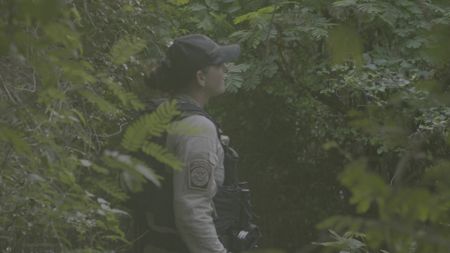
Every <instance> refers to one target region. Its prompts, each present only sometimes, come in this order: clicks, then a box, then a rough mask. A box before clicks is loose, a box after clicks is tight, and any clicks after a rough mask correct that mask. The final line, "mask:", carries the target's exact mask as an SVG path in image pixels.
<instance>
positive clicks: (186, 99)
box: [175, 94, 202, 108]
mask: <svg viewBox="0 0 450 253" xmlns="http://www.w3.org/2000/svg"><path fill="white" fill-rule="evenodd" d="M175 99H178V100H181V101H184V102H187V103H191V104H194V105H196V106H198V107H199V108H202V107H201V106H200V104H199V103H198V102H197V100H195V99H194V98H192V97H191V96H189V95H187V94H179V95H177V96H175Z"/></svg>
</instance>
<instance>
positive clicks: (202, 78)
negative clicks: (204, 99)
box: [195, 70, 206, 87]
mask: <svg viewBox="0 0 450 253" xmlns="http://www.w3.org/2000/svg"><path fill="white" fill-rule="evenodd" d="M195 77H196V79H197V83H198V84H199V85H200V86H201V87H205V86H206V75H205V72H204V71H203V70H198V71H197V73H195Z"/></svg>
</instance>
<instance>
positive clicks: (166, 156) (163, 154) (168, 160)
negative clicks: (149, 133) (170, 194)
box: [142, 142, 183, 170]
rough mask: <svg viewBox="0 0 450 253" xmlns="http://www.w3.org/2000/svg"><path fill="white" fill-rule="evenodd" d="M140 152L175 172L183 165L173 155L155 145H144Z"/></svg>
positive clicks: (149, 143) (148, 143)
mask: <svg viewBox="0 0 450 253" xmlns="http://www.w3.org/2000/svg"><path fill="white" fill-rule="evenodd" d="M142 151H143V152H144V153H145V154H147V155H150V156H152V157H154V158H156V160H158V161H160V162H162V163H164V164H167V165H169V166H170V167H171V168H173V169H175V170H180V169H181V167H182V165H183V163H182V162H181V161H180V160H178V158H177V157H176V156H175V155H174V154H172V153H171V152H170V151H169V150H167V149H166V148H164V147H162V146H160V145H158V144H156V143H151V142H147V143H145V144H144V146H143V147H142Z"/></svg>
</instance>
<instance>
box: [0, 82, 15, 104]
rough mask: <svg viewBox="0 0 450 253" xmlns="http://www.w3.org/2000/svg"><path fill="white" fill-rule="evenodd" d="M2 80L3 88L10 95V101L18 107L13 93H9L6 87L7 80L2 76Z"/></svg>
mask: <svg viewBox="0 0 450 253" xmlns="http://www.w3.org/2000/svg"><path fill="white" fill-rule="evenodd" d="M0 78H1V80H2V86H3V89H4V90H5V91H6V94H7V95H8V97H9V99H10V100H11V101H12V102H13V103H14V104H16V105H17V101H16V100H15V99H14V98H13V96H12V95H11V93H10V92H9V90H8V88H7V87H6V84H5V79H3V77H2V76H0Z"/></svg>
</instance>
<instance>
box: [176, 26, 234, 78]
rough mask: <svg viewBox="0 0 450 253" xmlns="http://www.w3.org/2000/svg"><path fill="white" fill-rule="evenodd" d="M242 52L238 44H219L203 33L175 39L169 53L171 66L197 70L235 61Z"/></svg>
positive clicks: (177, 68) (182, 69)
mask: <svg viewBox="0 0 450 253" xmlns="http://www.w3.org/2000/svg"><path fill="white" fill-rule="evenodd" d="M239 54H240V47H239V45H238V44H231V45H219V44H217V43H216V42H214V41H213V40H212V39H211V38H209V37H207V36H205V35H202V34H191V35H186V36H182V37H179V38H177V39H175V40H174V41H173V44H172V45H171V46H170V47H169V50H168V53H167V60H168V63H169V65H170V67H171V68H173V69H174V70H179V71H197V70H199V69H202V68H204V67H206V66H209V65H217V64H221V63H225V62H232V61H235V60H236V59H237V58H238V57H239Z"/></svg>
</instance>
